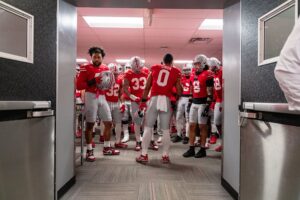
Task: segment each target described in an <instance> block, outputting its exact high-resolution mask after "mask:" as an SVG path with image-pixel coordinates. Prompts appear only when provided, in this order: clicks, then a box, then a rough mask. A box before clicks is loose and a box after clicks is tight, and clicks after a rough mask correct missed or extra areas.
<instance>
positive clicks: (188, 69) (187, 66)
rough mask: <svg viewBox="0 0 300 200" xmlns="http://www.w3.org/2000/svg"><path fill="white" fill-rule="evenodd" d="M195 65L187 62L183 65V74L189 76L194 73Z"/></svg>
mask: <svg viewBox="0 0 300 200" xmlns="http://www.w3.org/2000/svg"><path fill="white" fill-rule="evenodd" d="M192 68H193V65H192V64H191V63H187V64H185V65H184V66H183V67H182V74H183V75H185V76H189V75H191V73H192Z"/></svg>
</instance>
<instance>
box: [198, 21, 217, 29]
mask: <svg viewBox="0 0 300 200" xmlns="http://www.w3.org/2000/svg"><path fill="white" fill-rule="evenodd" d="M222 29H223V19H205V20H204V21H203V22H202V24H201V25H200V27H199V30H222Z"/></svg>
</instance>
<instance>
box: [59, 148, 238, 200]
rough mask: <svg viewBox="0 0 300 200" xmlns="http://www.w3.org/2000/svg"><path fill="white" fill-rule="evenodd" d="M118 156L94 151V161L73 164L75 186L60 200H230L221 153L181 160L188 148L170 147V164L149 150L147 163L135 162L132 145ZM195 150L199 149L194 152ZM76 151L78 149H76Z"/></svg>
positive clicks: (158, 152)
mask: <svg viewBox="0 0 300 200" xmlns="http://www.w3.org/2000/svg"><path fill="white" fill-rule="evenodd" d="M128 144H129V148H128V149H127V150H122V151H121V155H120V156H103V155H102V152H101V151H102V145H100V144H97V146H96V149H95V156H96V159H97V160H96V161H95V162H93V163H89V162H84V163H83V166H80V162H79V159H78V160H77V161H76V184H75V185H74V186H73V187H72V188H71V189H70V190H69V191H68V192H67V193H66V194H65V195H64V196H63V197H62V198H61V199H62V200H96V199H97V200H98V199H103V200H127V199H128V200H135V199H138V200H177V199H180V200H202V199H203V200H204V199H205V200H206V199H208V200H230V199H232V198H231V197H230V195H229V194H228V193H227V192H226V191H225V190H224V189H223V187H222V186H221V154H220V153H217V152H214V151H208V157H206V158H200V159H199V158H198V159H196V158H183V157H182V154H183V153H184V152H185V151H186V150H187V148H188V146H187V145H183V144H182V143H177V144H172V146H171V153H170V159H171V164H162V163H161V162H160V159H161V154H162V151H161V149H160V150H159V151H152V150H149V163H148V164H147V165H142V164H139V163H136V162H135V157H136V156H137V155H138V153H137V152H136V151H134V150H133V149H134V142H129V143H128ZM197 150H198V149H197ZM77 151H78V152H79V149H77Z"/></svg>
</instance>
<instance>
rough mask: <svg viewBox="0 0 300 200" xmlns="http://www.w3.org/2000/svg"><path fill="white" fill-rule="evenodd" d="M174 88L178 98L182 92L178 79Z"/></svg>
mask: <svg viewBox="0 0 300 200" xmlns="http://www.w3.org/2000/svg"><path fill="white" fill-rule="evenodd" d="M175 87H176V92H177V96H178V97H180V96H181V94H182V91H183V88H182V85H181V80H180V78H177V81H176V85H175Z"/></svg>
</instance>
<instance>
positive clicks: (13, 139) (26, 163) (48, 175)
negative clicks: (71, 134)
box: [0, 116, 54, 200]
mask: <svg viewBox="0 0 300 200" xmlns="http://www.w3.org/2000/svg"><path fill="white" fill-rule="evenodd" d="M0 148H1V151H0V199H1V200H2V199H3V200H6V199H7V200H14V199H22V200H48V199H49V200H53V199H54V117H53V116H52V117H42V118H32V119H24V120H16V121H5V122H0Z"/></svg>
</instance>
